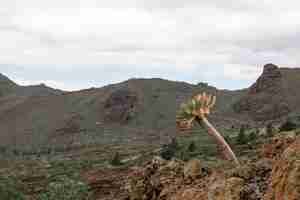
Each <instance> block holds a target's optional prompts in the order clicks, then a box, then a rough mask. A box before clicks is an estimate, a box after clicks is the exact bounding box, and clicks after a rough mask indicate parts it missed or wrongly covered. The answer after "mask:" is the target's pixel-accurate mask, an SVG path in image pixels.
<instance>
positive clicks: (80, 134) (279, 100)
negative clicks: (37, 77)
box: [0, 64, 300, 146]
mask: <svg viewBox="0 0 300 200" xmlns="http://www.w3.org/2000/svg"><path fill="white" fill-rule="evenodd" d="M299 76H300V70H299V69H286V68H278V67H277V66H275V65H272V64H269V65H266V66H265V67H264V72H263V74H262V75H261V76H260V77H259V78H258V80H257V81H256V83H255V84H253V85H252V86H251V87H250V88H249V89H244V90H237V91H229V90H218V89H217V88H215V87H212V86H209V85H208V84H206V83H199V84H197V85H194V84H188V83H185V82H176V81H169V80H164V79H158V78H153V79H130V80H128V81H125V82H121V83H118V84H112V85H108V86H105V87H102V88H91V89H87V90H82V91H77V92H62V91H59V90H54V89H52V88H48V87H46V86H45V85H39V86H29V87H22V86H18V85H16V84H15V83H13V82H12V81H10V80H9V79H8V78H7V77H4V76H3V77H2V78H1V80H2V84H1V85H0V88H1V91H2V96H1V97H0V130H1V135H0V141H1V142H0V145H11V144H16V145H17V144H24V145H25V144H26V145H29V146H44V145H50V146H51V145H65V146H66V145H67V146H68V145H69V146H72V145H75V146H76V145H83V144H111V145H113V144H120V143H122V144H141V145H159V144H160V143H164V142H166V141H168V140H169V138H170V136H174V135H175V134H176V130H175V115H176V110H177V109H178V107H179V105H180V104H181V103H182V102H184V101H185V100H186V99H187V98H189V97H191V96H192V95H194V94H197V93H200V92H203V91H206V92H209V93H212V94H215V95H217V104H216V107H215V109H214V110H213V113H212V115H211V116H210V119H211V121H212V122H213V123H214V124H215V125H216V126H217V128H218V129H219V128H220V129H222V128H226V127H227V128H229V127H231V126H232V125H238V126H239V125H241V124H243V123H247V124H250V125H251V124H252V125H255V124H257V123H258V122H259V123H260V122H265V121H269V120H284V119H285V118H286V117H288V116H291V115H298V113H299V110H300V107H299V106H298V104H297V102H299V101H300V96H299V95H298V93H297V92H298V88H299V86H300V79H299V78H298V77H299Z"/></svg>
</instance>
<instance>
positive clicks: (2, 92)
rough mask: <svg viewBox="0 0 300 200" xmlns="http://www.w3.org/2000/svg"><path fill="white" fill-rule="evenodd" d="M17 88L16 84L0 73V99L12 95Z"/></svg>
mask: <svg viewBox="0 0 300 200" xmlns="http://www.w3.org/2000/svg"><path fill="white" fill-rule="evenodd" d="M17 87H18V86H17V84H15V83H14V82H13V81H11V80H10V79H9V78H8V77H6V76H4V75H3V74H1V73H0V97H3V96H6V95H8V94H10V93H12V92H13V91H14V90H15V89H16V88H17Z"/></svg>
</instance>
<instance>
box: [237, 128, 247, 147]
mask: <svg viewBox="0 0 300 200" xmlns="http://www.w3.org/2000/svg"><path fill="white" fill-rule="evenodd" d="M236 143H237V144H239V145H243V144H247V143H248V138H247V136H246V127H245V126H244V125H243V126H241V128H240V131H239V134H238V136H237V138H236Z"/></svg>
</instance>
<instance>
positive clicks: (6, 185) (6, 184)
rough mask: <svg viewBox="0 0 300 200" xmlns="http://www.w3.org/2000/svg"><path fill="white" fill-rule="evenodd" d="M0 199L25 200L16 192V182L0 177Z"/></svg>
mask: <svg viewBox="0 0 300 200" xmlns="http://www.w3.org/2000/svg"><path fill="white" fill-rule="evenodd" d="M0 199H5V200H25V196H24V194H23V193H22V192H20V191H19V190H18V187H17V181H16V180H15V179H14V178H12V177H0Z"/></svg>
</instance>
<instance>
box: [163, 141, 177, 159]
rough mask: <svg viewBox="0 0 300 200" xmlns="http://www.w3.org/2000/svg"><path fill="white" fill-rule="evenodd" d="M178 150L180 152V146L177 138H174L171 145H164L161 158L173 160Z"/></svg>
mask: <svg viewBox="0 0 300 200" xmlns="http://www.w3.org/2000/svg"><path fill="white" fill-rule="evenodd" d="M177 150H179V145H178V143H177V140H176V138H173V139H172V141H171V143H169V144H165V145H163V147H162V150H161V152H160V156H161V157H162V158H163V159H166V160H171V159H172V158H173V157H174V156H175V154H176V152H177Z"/></svg>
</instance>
